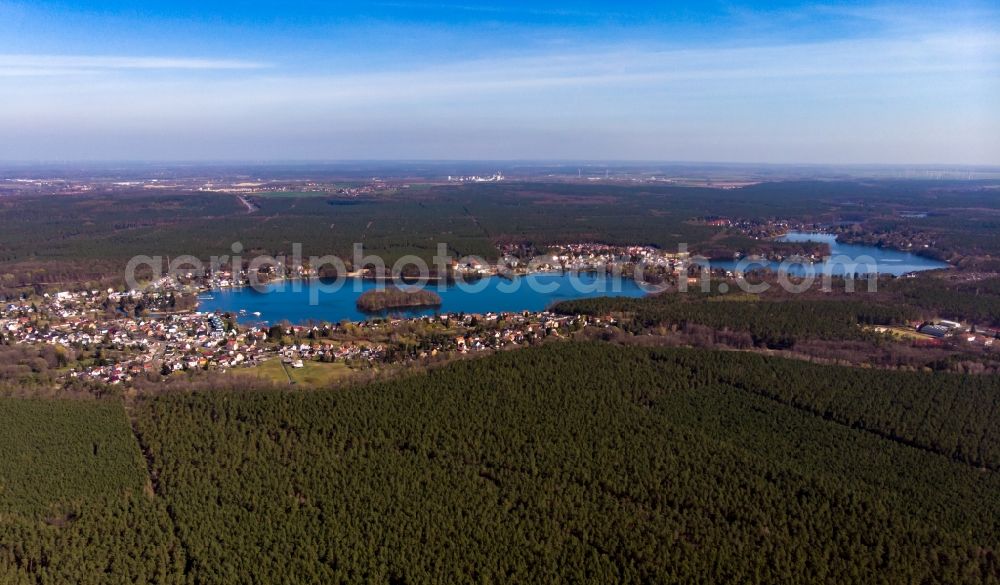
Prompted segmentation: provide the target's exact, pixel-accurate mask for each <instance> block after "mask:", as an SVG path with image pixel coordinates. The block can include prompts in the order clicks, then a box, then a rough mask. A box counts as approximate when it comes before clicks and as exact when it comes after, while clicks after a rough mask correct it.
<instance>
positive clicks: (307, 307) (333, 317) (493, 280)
mask: <svg viewBox="0 0 1000 585" xmlns="http://www.w3.org/2000/svg"><path fill="white" fill-rule="evenodd" d="M342 283H343V284H342V286H341V287H340V288H339V289H338V290H335V291H330V290H329V289H330V288H332V287H333V286H334V285H333V281H321V282H319V283H315V282H311V281H282V282H278V283H274V284H271V285H268V286H267V288H265V289H264V290H262V291H258V290H254V289H253V288H249V287H247V288H235V289H225V290H217V291H213V292H212V293H210V295H211V297H212V298H211V299H206V300H202V301H201V302H200V303H199V306H198V310H199V311H206V312H214V311H220V312H229V313H238V312H239V311H240V310H241V309H242V310H245V311H246V313H247V314H245V315H241V316H240V318H239V320H240V322H242V323H255V322H267V323H270V324H273V323H277V322H279V321H283V320H287V321H289V322H291V323H305V322H307V321H310V320H311V321H329V322H339V321H342V320H344V319H347V320H349V321H364V320H366V319H371V318H372V315H371V314H368V313H364V312H362V311H359V310H358V309H357V307H356V306H355V302H356V301H357V299H358V296H360V295H361V293H363V292H365V291H368V290H372V289H374V288H376V287H377V284H376V282H375V281H372V280H359V279H346V280H344V281H342ZM427 288H428V289H429V290H433V291H434V292H436V293H437V294H438V295H440V296H441V306H440V307H429V308H414V309H398V310H393V311H390V312H388V313H387V314H390V315H396V316H403V317H418V316H424V315H435V314H438V313H489V312H493V313H500V312H519V311H542V310H545V309H546V308H548V307H549V306H551V305H553V304H554V303H557V302H560V301H566V300H572V299H581V298H588V297H602V296H627V297H641V296H644V295H645V294H646V290H644V289H643V288H642V287H640V286H639V285H638V284H636V283H635V281H633V280H630V279H625V278H614V277H611V276H605V275H596V274H559V273H545V274H532V275H530V276H519V277H515V278H513V279H506V278H500V277H490V278H483V279H481V280H478V281H475V282H471V283H451V284H448V285H446V286H444V287H443V288H439V287H438V285H437V284H435V283H431V284H428V285H427ZM313 299H315V301H316V302H315V303H313V302H311V301H312V300H313ZM254 312H259V313H260V316H259V317H258V316H255V315H253V313H254Z"/></svg>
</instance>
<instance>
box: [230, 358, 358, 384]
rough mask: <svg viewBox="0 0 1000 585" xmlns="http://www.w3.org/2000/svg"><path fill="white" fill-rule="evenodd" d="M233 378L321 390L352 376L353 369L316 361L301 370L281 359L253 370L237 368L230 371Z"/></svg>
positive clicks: (270, 361)
mask: <svg viewBox="0 0 1000 585" xmlns="http://www.w3.org/2000/svg"><path fill="white" fill-rule="evenodd" d="M230 373H231V374H232V375H233V376H250V377H254V378H257V379H258V380H264V381H267V382H271V383H273V384H275V385H279V386H280V385H287V384H289V381H291V383H292V384H294V385H295V386H300V387H303V388H321V387H324V386H327V385H329V384H331V383H332V382H336V381H338V380H341V379H343V378H344V377H346V376H349V375H350V374H351V368H349V367H347V366H346V365H345V364H344V363H343V362H335V363H323V362H315V361H307V362H303V364H302V367H301V368H293V367H291V366H290V365H288V364H282V363H281V360H280V359H277V358H274V359H270V360H267V361H266V362H264V363H263V364H261V365H259V366H257V367H253V368H235V369H232V370H230Z"/></svg>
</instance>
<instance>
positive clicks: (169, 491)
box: [0, 343, 1000, 584]
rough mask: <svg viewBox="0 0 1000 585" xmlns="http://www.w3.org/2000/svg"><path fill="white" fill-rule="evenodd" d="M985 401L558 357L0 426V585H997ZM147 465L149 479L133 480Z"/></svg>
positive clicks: (999, 400)
mask: <svg viewBox="0 0 1000 585" xmlns="http://www.w3.org/2000/svg"><path fill="white" fill-rule="evenodd" d="M998 405H1000V382H998V381H997V379H996V378H995V377H983V376H979V377H975V376H963V375H948V374H921V373H912V374H907V373H894V372H872V371H868V370H861V369H851V368H843V367H832V366H817V365H812V364H807V363H803V362H799V361H788V360H780V359H776V358H768V357H762V356H757V355H752V354H741V353H734V352H712V351H704V350H692V349H644V348H635V347H631V348H627V347H621V346H618V345H614V344H608V343H582V344H581V343H559V344H551V345H546V346H543V347H540V348H536V349H528V350H522V351H517V352H508V353H502V354H498V355H495V356H493V357H490V358H485V359H480V360H471V361H462V362H458V363H454V364H451V365H449V366H447V367H445V368H442V369H437V370H432V371H430V372H429V373H427V374H425V375H422V376H417V377H410V378H404V379H399V380H394V381H386V382H381V383H375V384H370V385H365V386H357V387H353V388H347V389H341V390H330V391H316V392H308V393H292V392H287V391H285V392H282V391H277V390H261V389H257V390H243V391H240V390H229V391H214V392H206V391H201V392H176V391H167V392H166V393H164V392H159V393H156V394H150V395H148V396H140V397H139V398H138V399H137V402H136V403H135V404H134V406H132V407H131V409H132V413H133V415H134V430H135V433H134V435H133V434H132V433H131V432H130V431H132V428H130V424H129V420H128V418H127V416H126V411H125V409H124V408H123V407H122V405H121V403H120V402H119V401H118V400H117V399H111V398H106V399H102V400H90V401H82V400H81V401H59V400H53V401H40V400H25V399H13V398H7V399H2V400H0V420H2V421H3V423H4V424H2V425H0V439H2V440H0V455H2V457H0V580H2V581H3V582H5V583H7V582H11V583H25V584H27V583H66V582H79V583H117V582H134V581H142V582H156V583H175V582H176V583H180V582H184V583H232V582H258V583H269V582H281V583H313V582H326V583H333V582H359V581H365V582H393V583H403V582H405V583H442V582H468V581H493V582H498V581H499V582H523V581H531V582H553V581H584V580H586V581H600V582H664V583H670V582H675V583H691V582H699V583H768V584H776V583H804V582H809V583H815V582H829V583H865V584H868V583H915V582H920V583H997V582H1000V559H998V557H997V547H998V546H1000V540H998V535H1000V500H998V499H997V497H996V494H997V493H1000V476H998V469H1000V447H998V444H1000V439H998V434H997V429H998V428H1000V424H998V422H1000V421H998V419H997V417H998V416H1000V408H998ZM143 454H145V458H144V456H143Z"/></svg>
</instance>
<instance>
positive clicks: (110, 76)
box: [0, 0, 1000, 164]
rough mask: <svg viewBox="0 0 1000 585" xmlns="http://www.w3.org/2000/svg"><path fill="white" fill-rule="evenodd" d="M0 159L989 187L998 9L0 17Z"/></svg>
mask: <svg viewBox="0 0 1000 585" xmlns="http://www.w3.org/2000/svg"><path fill="white" fill-rule="evenodd" d="M0 104H2V107H0V159H7V160H71V159H81V160H82V159H87V160H101V159H116V160H124V159H142V160H157V159H163V160H289V159H300V160H301V159H315V160H333V159H400V158H404V159H418V158H430V159H590V160H594V159H604V160H670V161H730V162H817V163H966V164H1000V107H998V105H997V104H1000V7H998V6H997V5H996V4H995V3H993V2H982V1H976V2H947V3H945V2H941V3H936V2H916V3H914V2H909V3H906V4H902V3H900V4H884V3H871V2H865V3H862V2H837V3H832V2H830V3H822V4H820V3H805V2H795V1H784V2H732V1H729V2H713V1H711V0H708V1H701V2H669V3H668V2H657V3H645V2H644V3H636V2H613V3H612V2H593V1H583V2H579V1H578V2H548V3H540V2H505V3H502V4H501V3H496V4H487V3H479V2H473V1H471V0H466V1H462V0H458V1H456V2H433V1H427V2H424V1H409V0H395V1H392V0H390V1H381V2H351V3H334V2H320V1H314V2H253V1H250V2H189V1H187V0H181V1H173V2H167V1H159V0H154V1H146V2H142V3H136V2H124V1H104V2H46V1H37V0H35V1H31V2H20V1H13V2H12V1H8V0H0Z"/></svg>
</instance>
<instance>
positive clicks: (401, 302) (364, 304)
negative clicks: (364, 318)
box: [357, 288, 441, 313]
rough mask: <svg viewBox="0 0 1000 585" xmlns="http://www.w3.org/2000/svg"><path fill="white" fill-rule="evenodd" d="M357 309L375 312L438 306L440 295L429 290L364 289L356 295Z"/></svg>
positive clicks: (439, 304)
mask: <svg viewBox="0 0 1000 585" xmlns="http://www.w3.org/2000/svg"><path fill="white" fill-rule="evenodd" d="M357 306H358V309H359V310H361V311H364V312H366V313H377V312H379V311H385V310H386V309H402V308H410V307H439V306H441V297H440V296H438V294H437V293H435V292H431V291H429V290H403V289H398V288H389V289H385V290H370V291H366V292H364V293H362V294H361V296H359V297H358V300H357Z"/></svg>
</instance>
